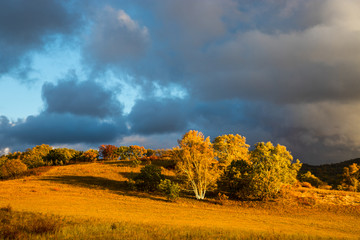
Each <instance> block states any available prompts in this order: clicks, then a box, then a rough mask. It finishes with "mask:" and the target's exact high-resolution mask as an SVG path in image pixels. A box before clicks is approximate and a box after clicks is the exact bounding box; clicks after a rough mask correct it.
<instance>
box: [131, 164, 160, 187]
mask: <svg viewBox="0 0 360 240" xmlns="http://www.w3.org/2000/svg"><path fill="white" fill-rule="evenodd" d="M162 179H164V176H163V175H162V174H161V168H159V167H157V166H154V165H146V166H145V167H143V168H142V169H141V170H140V174H139V175H137V176H136V177H135V178H134V180H135V183H136V187H137V188H138V189H139V190H143V191H146V192H154V191H156V190H157V189H158V186H159V184H160V182H161V180H162Z"/></svg>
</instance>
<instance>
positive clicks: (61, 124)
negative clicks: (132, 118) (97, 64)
mask: <svg viewBox="0 0 360 240" xmlns="http://www.w3.org/2000/svg"><path fill="white" fill-rule="evenodd" d="M1 125H3V124H1ZM1 127H3V130H2V133H3V136H4V137H7V138H8V139H11V142H6V141H2V145H4V146H3V147H8V146H9V145H11V143H14V142H16V144H17V145H21V144H32V145H37V144H42V143H46V144H59V143H60V144H61V143H64V144H72V143H102V142H107V141H113V140H115V139H116V138H121V137H122V136H123V135H124V134H125V133H126V131H127V130H126V127H125V124H124V122H120V121H118V122H103V121H100V120H97V119H94V118H91V117H87V116H75V115H72V114H58V113H42V114H40V115H37V116H29V117H27V118H26V119H25V120H24V121H22V122H16V123H14V124H13V125H11V126H9V125H7V126H1Z"/></svg>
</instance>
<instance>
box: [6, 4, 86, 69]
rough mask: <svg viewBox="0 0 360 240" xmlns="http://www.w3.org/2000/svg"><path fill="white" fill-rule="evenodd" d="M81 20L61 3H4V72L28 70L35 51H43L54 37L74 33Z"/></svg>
mask: <svg viewBox="0 0 360 240" xmlns="http://www.w3.org/2000/svg"><path fill="white" fill-rule="evenodd" d="M80 19H81V18H80V17H79V15H78V14H76V13H75V12H70V11H69V10H68V9H67V6H66V3H64V2H61V1H57V0H36V1H27V0H19V1H12V0H4V1H1V3H0V35H1V39H0V49H1V50H0V52H1V54H0V61H1V66H0V73H6V72H9V71H11V70H13V69H16V68H17V67H18V65H19V64H22V65H23V67H24V60H26V58H27V57H29V54H30V53H31V51H36V50H39V49H43V47H44V45H45V44H46V43H47V42H48V41H49V40H50V37H51V36H54V35H57V36H59V35H60V36H61V35H62V36H64V35H69V34H71V33H72V32H73V31H74V28H75V26H77V24H78V23H79V22H80ZM27 60H29V59H27ZM23 71H24V70H23ZM27 71H28V70H27Z"/></svg>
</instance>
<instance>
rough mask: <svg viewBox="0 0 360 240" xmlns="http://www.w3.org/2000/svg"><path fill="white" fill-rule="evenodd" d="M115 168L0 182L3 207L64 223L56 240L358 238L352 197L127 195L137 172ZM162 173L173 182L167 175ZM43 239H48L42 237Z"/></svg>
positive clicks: (62, 170) (307, 193) (65, 169)
mask: <svg viewBox="0 0 360 240" xmlns="http://www.w3.org/2000/svg"><path fill="white" fill-rule="evenodd" d="M139 171H140V167H138V168H130V167H128V166H126V165H125V164H121V163H119V162H106V163H104V164H102V163H91V164H78V165H69V166H62V167H53V168H51V169H50V170H49V171H47V172H44V173H42V174H41V175H39V176H30V177H25V178H23V179H16V180H9V181H2V182H0V207H3V206H7V205H11V207H12V209H13V210H14V211H20V212H24V211H26V212H33V213H43V214H54V215H57V216H59V217H60V218H65V220H64V226H63V227H62V228H61V230H60V232H58V233H56V234H55V235H54V234H52V235H50V236H51V237H54V238H55V237H56V238H58V239H72V238H74V236H76V237H77V238H80V239H118V238H120V236H122V237H123V238H125V239H144V238H147V239H159V238H160V239H211V238H212V239H219V238H224V239H229V238H233V239H243V238H249V239H252V238H257V239H287V238H292V239H309V238H310V239H311V238H319V237H322V238H325V239H327V238H330V237H333V238H346V239H358V236H360V226H359V224H358V222H359V221H360V207H359V204H360V196H359V194H356V193H349V192H340V191H328V190H315V189H302V188H299V189H296V190H289V191H288V192H286V193H285V194H284V198H282V199H279V200H277V201H271V202H266V203H262V202H236V201H228V200H227V201H223V202H220V201H218V200H216V199H211V198H209V199H207V200H205V201H197V200H195V199H193V198H192V197H182V198H180V200H178V201H177V202H175V203H172V202H168V201H166V199H165V197H163V196H161V195H157V194H147V193H140V192H135V191H129V190H127V189H126V187H125V186H126V184H125V181H126V180H127V179H128V178H129V177H130V176H132V175H134V174H136V173H138V172H139ZM163 174H165V175H166V176H168V177H173V176H174V173H173V172H172V171H170V170H165V169H164V170H163ZM47 237H49V236H47ZM47 237H46V236H45V238H47Z"/></svg>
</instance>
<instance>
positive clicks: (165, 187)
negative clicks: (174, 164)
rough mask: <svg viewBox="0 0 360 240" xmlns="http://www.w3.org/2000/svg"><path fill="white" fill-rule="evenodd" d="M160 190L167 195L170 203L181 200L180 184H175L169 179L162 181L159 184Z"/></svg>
mask: <svg viewBox="0 0 360 240" xmlns="http://www.w3.org/2000/svg"><path fill="white" fill-rule="evenodd" d="M159 189H160V191H162V192H163V193H164V194H165V195H166V198H167V200H169V201H175V200H176V199H178V198H179V194H180V186H179V184H177V183H174V182H172V181H171V180H169V179H165V180H161V182H160V184H159Z"/></svg>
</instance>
